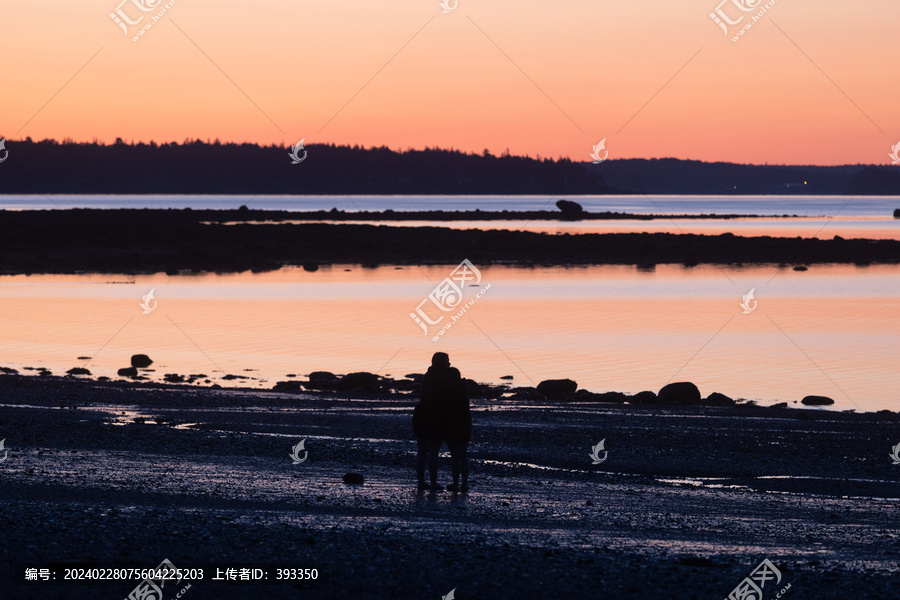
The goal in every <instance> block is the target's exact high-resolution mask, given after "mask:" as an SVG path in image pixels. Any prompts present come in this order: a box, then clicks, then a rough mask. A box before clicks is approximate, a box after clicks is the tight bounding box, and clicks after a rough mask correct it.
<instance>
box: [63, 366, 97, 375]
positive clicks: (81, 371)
mask: <svg viewBox="0 0 900 600" xmlns="http://www.w3.org/2000/svg"><path fill="white" fill-rule="evenodd" d="M66 373H68V374H69V375H90V374H91V372H90V371H88V370H87V369H85V368H83V367H72V368H71V369H69V370H68V371H66Z"/></svg>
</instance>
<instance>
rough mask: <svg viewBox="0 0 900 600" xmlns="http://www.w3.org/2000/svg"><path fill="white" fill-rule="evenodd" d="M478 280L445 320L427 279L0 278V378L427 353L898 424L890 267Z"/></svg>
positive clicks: (543, 272) (414, 272)
mask: <svg viewBox="0 0 900 600" xmlns="http://www.w3.org/2000/svg"><path fill="white" fill-rule="evenodd" d="M476 268H477V269H478V275H479V276H480V279H479V278H473V279H470V280H469V281H468V282H467V285H466V286H464V287H463V288H461V296H462V297H461V301H460V303H459V304H456V305H455V306H454V307H453V310H452V311H443V310H442V308H441V306H439V304H441V302H444V303H445V304H444V307H447V306H448V305H450V304H453V303H454V302H456V299H450V300H448V299H447V297H446V296H444V297H443V300H441V298H442V297H441V296H440V295H439V294H437V295H432V292H434V291H435V289H436V288H437V287H438V285H439V284H440V283H441V282H442V281H443V280H444V278H447V277H450V276H451V275H452V270H453V269H452V268H451V267H441V266H428V267H417V266H404V267H380V268H377V269H363V268H360V267H358V266H354V265H345V266H330V267H323V268H320V269H319V270H318V271H316V272H313V273H309V272H306V271H304V270H302V269H293V268H286V269H282V270H279V271H275V272H269V273H236V274H204V275H177V276H167V275H164V274H156V275H141V276H130V275H116V276H111V275H97V274H82V275H33V276H24V275H22V276H3V277H0V365H2V366H7V367H13V368H17V369H19V370H20V371H22V372H26V373H27V372H31V373H34V371H24V368H25V367H32V368H35V367H45V368H48V369H50V370H51V371H53V372H54V373H55V374H62V373H64V372H65V371H66V370H68V369H70V368H72V367H85V368H88V369H89V370H90V371H91V372H92V374H93V375H94V376H100V375H105V376H109V377H113V378H115V377H116V370H117V369H119V368H121V367H126V366H129V358H130V356H131V355H132V354H135V353H145V354H148V355H150V357H151V358H152V359H153V360H154V361H155V363H154V365H152V366H151V368H152V369H154V370H153V371H152V372H147V373H146V375H147V376H148V377H150V378H151V379H153V380H160V379H162V377H163V375H164V374H166V373H178V374H183V375H187V374H191V373H193V374H200V373H202V374H204V375H206V376H207V379H209V380H210V382H211V383H218V384H220V385H223V386H234V385H242V386H250V387H256V388H260V389H268V388H271V387H272V386H273V385H274V384H275V382H277V381H284V380H289V379H291V377H289V375H296V376H298V378H302V376H304V375H306V374H308V373H310V372H312V371H316V370H328V371H332V372H336V373H348V372H354V371H370V372H374V373H379V374H383V375H391V376H393V377H403V376H404V375H406V374H409V373H421V372H423V371H424V370H425V369H426V368H427V365H428V364H429V360H430V357H431V354H432V353H433V352H435V351H438V350H441V351H445V352H448V353H449V354H450V356H451V360H452V361H453V363H454V365H456V366H458V367H459V368H460V370H461V371H462V372H463V374H464V376H467V377H470V378H473V379H476V380H478V381H482V382H486V383H494V384H499V383H502V382H503V381H504V380H503V379H501V377H503V376H506V375H512V376H513V380H512V382H511V384H512V385H528V386H531V385H536V384H537V383H538V382H540V381H541V380H543V379H551V378H563V377H567V378H571V379H574V380H575V381H577V382H578V385H579V387H581V388H585V389H589V390H592V391H596V392H602V391H608V390H614V391H622V392H629V393H634V392H639V391H642V390H653V391H658V390H659V389H660V388H661V387H662V386H663V385H665V384H666V383H669V382H671V381H693V382H694V383H696V384H697V385H698V386H699V387H700V390H701V392H702V393H703V394H704V395H707V394H709V393H711V392H714V391H718V392H721V393H724V394H727V395H729V396H731V397H734V398H745V399H753V400H757V401H759V402H760V403H762V404H770V403H775V402H789V403H793V402H797V401H799V400H800V399H802V398H803V397H804V396H806V395H809V394H815V395H825V396H829V397H831V398H833V399H834V400H835V402H836V404H835V406H834V409H835V410H848V409H853V410H866V411H870V410H880V409H889V410H900V400H898V398H897V394H896V390H897V389H898V387H900V371H898V370H897V368H896V357H897V356H900V336H898V331H900V294H898V287H897V281H898V277H900V266H896V265H883V266H869V267H858V266H853V265H814V266H812V267H810V269H809V270H808V271H805V272H797V271H793V270H792V269H782V268H778V267H776V266H766V265H761V266H747V267H742V268H719V267H716V266H704V265H701V266H698V267H693V268H686V267H683V266H679V265H660V266H657V267H656V268H654V269H647V268H643V269H639V268H635V267H631V266H617V265H608V266H596V267H573V268H562V267H557V268H521V267H510V266H491V267H478V266H476ZM473 275H474V273H473ZM151 290H152V291H153V294H154V299H153V302H149V303H145V305H144V306H141V303H142V301H143V298H144V296H145V295H147V294H148V293H149V292H150V291H151ZM751 291H752V292H753V298H752V299H749V298H745V297H746V296H748V294H749V293H750V292H751ZM479 294H480V295H479ZM429 297H431V298H433V299H436V300H433V299H430V298H429ZM147 308H152V310H150V311H149V312H146V309H147ZM462 308H465V310H464V311H463V312H459V311H460V310H462ZM748 309H749V310H748ZM421 315H425V316H427V317H428V319H429V320H431V321H436V323H435V324H434V325H429V324H427V323H425V326H424V327H423V326H422V325H420V324H419V323H417V321H416V319H415V318H414V317H415V316H421ZM453 316H457V320H456V321H453V320H452V317H453ZM419 320H422V319H421V318H420V319H419ZM423 323H424V321H423ZM447 325H449V327H447ZM442 329H443V331H444V333H443V334H440V333H439V331H441V330H442ZM226 374H232V375H237V376H241V377H246V378H247V379H236V380H225V379H223V377H224V376H225V375H226ZM201 383H202V382H201ZM204 385H208V384H204Z"/></svg>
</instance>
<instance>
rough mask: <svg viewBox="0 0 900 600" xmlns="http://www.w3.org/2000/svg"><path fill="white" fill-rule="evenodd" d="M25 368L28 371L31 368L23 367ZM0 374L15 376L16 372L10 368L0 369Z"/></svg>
mask: <svg viewBox="0 0 900 600" xmlns="http://www.w3.org/2000/svg"><path fill="white" fill-rule="evenodd" d="M25 368H26V369H29V368H31V367H25ZM0 373H5V374H6V375H15V374H16V373H18V371H16V370H15V369H13V368H12V367H0Z"/></svg>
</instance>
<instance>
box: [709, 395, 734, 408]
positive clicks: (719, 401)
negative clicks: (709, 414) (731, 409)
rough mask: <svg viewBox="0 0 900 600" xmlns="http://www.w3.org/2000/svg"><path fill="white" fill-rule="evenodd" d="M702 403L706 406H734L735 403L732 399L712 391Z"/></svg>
mask: <svg viewBox="0 0 900 600" xmlns="http://www.w3.org/2000/svg"><path fill="white" fill-rule="evenodd" d="M703 403H704V404H706V405H707V406H734V405H735V404H737V402H735V401H734V400H733V399H731V398H729V397H728V396H726V395H725V394H720V393H719V392H713V393H712V394H710V395H709V396H707V397H706V400H704V401H703Z"/></svg>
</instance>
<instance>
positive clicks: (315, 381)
mask: <svg viewBox="0 0 900 600" xmlns="http://www.w3.org/2000/svg"><path fill="white" fill-rule="evenodd" d="M335 386H337V375H335V374H334V373H329V372H328V371H313V372H312V373H310V374H309V382H307V383H306V389H309V390H319V391H331V390H333V389H334V388H335Z"/></svg>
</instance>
